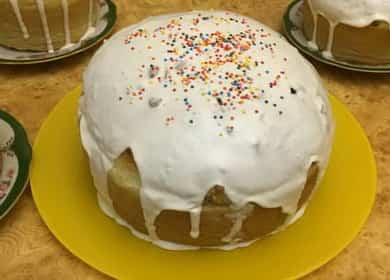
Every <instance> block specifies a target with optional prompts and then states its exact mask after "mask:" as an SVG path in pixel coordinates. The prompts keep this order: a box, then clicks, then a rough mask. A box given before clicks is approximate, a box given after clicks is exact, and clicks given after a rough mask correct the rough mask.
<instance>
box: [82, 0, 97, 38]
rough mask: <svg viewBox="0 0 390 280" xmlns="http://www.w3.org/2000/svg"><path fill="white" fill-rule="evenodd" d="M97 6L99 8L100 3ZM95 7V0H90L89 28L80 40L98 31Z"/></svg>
mask: <svg viewBox="0 0 390 280" xmlns="http://www.w3.org/2000/svg"><path fill="white" fill-rule="evenodd" d="M96 7H97V9H98V8H99V5H97V6H96ZM93 8H94V0H89V13H88V28H87V31H86V32H85V34H84V35H83V36H82V37H81V38H80V41H84V40H87V39H89V38H90V37H91V35H92V34H94V33H95V31H96V27H95V26H94V24H93Z"/></svg>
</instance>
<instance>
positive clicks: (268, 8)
mask: <svg viewBox="0 0 390 280" xmlns="http://www.w3.org/2000/svg"><path fill="white" fill-rule="evenodd" d="M115 2H116V4H117V8H118V22H117V25H116V28H115V31H117V30H119V29H120V28H122V27H125V26H127V25H129V24H132V23H135V22H137V21H139V20H141V19H143V18H145V17H147V16H149V15H152V14H153V15H156V14H160V13H167V12H177V11H185V10H192V9H206V8H215V9H226V10H231V11H235V12H239V13H242V14H245V15H249V16H251V17H253V18H256V19H258V20H260V21H262V22H263V23H265V24H267V25H269V26H271V27H272V28H273V29H275V30H279V31H280V30H281V18H282V14H283V12H284V10H285V9H286V7H287V5H288V4H289V2H290V1H289V0H214V1H212V0H210V1H207V0H192V1H191V0H131V1H130V0H117V1H115ZM95 50H96V48H95V49H92V50H90V51H88V52H86V53H83V54H79V55H76V56H74V57H72V58H68V59H64V60H62V61H58V62H52V63H47V64H42V65H32V66H0V109H1V110H5V111H8V112H10V113H12V114H13V115H14V116H15V117H17V118H18V119H19V120H20V121H21V122H22V123H23V125H24V126H25V127H26V129H27V131H28V134H29V137H30V140H31V142H34V138H35V136H36V134H37V132H38V130H39V127H40V125H41V124H42V122H43V120H44V119H45V118H46V116H47V115H48V113H49V112H50V110H52V109H53V107H54V106H55V105H56V103H57V102H58V101H59V100H60V99H61V98H62V97H63V96H64V95H65V94H66V93H67V92H68V91H69V90H71V89H72V88H74V87H75V86H77V85H79V84H80V83H81V77H82V73H83V70H84V69H85V66H86V65H87V63H88V61H89V59H90V58H91V55H92V54H93V52H94V51H95ZM313 63H314V65H315V67H316V68H317V69H318V71H319V72H320V74H321V76H322V78H323V81H324V83H325V86H326V87H327V88H328V89H329V91H330V92H331V93H333V94H334V95H336V96H337V97H338V98H339V99H340V100H341V101H343V102H344V103H345V104H346V105H347V106H348V108H349V109H350V110H351V111H352V112H353V114H354V115H355V116H356V118H357V119H358V120H359V121H360V123H361V124H362V126H363V128H364V130H365V131H366V133H367V135H368V137H369V139H370V142H371V144H372V146H373V148H374V151H375V157H376V160H377V166H378V176H379V180H378V191H377V196H376V203H375V206H374V208H373V211H372V213H371V215H370V217H369V220H368V222H367V223H366V225H365V226H364V228H363V230H362V231H361V233H360V234H359V236H358V237H357V238H356V239H355V240H354V241H353V242H352V243H351V244H350V246H348V247H347V248H346V249H345V250H344V251H343V252H342V253H341V254H340V255H339V256H338V257H336V258H335V259H334V260H332V261H331V262H329V263H328V264H327V265H325V266H323V267H322V268H320V269H319V270H317V271H315V272H314V273H312V274H311V275H308V276H306V277H305V278H304V279H374V280H376V279H390V75H389V74H387V75H385V74H381V75H374V74H362V73H353V72H348V71H344V70H340V69H336V68H332V67H330V66H326V65H321V64H319V63H316V62H314V61H313ZM60 148H61V147H60V146H59V149H60ZM0 278H1V279H108V277H107V276H105V275H103V274H101V273H99V272H97V271H96V270H94V269H93V268H91V267H89V266H88V265H86V264H84V263H83V262H81V261H80V260H78V259H77V258H76V257H74V256H72V254H71V253H69V252H68V251H67V250H66V249H65V248H64V247H63V246H62V245H61V244H60V243H59V242H58V241H57V240H56V239H55V238H54V236H53V235H52V234H51V233H50V232H49V230H48V229H47V227H46V226H45V224H44V223H43V221H42V219H41V218H40V216H39V214H38V212H37V210H36V207H35V205H34V202H33V199H32V196H31V191H30V189H27V190H26V192H25V193H24V194H23V196H22V197H21V199H20V201H19V202H18V203H17V205H16V206H15V208H14V209H13V210H12V211H11V212H10V213H9V215H8V216H7V217H6V218H5V219H3V220H2V221H0Z"/></svg>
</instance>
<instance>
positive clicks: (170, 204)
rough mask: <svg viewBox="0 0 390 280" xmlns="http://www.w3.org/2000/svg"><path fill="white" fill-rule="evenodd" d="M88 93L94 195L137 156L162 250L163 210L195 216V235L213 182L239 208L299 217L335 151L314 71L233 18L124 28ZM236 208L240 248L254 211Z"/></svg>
mask: <svg viewBox="0 0 390 280" xmlns="http://www.w3.org/2000/svg"><path fill="white" fill-rule="evenodd" d="M110 65H115V67H114V68H113V67H109V66H110ZM84 93H85V94H84V96H83V97H81V99H80V117H81V121H80V123H81V126H80V132H81V138H82V143H83V146H84V148H85V150H86V151H87V153H88V155H89V158H90V164H91V172H92V175H93V178H94V182H95V185H96V187H97V190H98V195H102V196H104V197H106V198H107V195H106V194H107V193H108V191H107V172H108V171H109V170H110V169H111V168H112V164H113V161H114V160H116V159H117V158H118V157H119V155H120V154H122V152H123V151H125V150H126V149H129V148H130V149H131V151H132V153H133V157H134V160H135V162H136V164H137V169H138V171H139V175H140V178H141V188H140V200H141V206H142V209H143V215H144V219H145V224H146V227H147V231H148V235H149V236H148V239H149V240H151V241H152V242H153V243H155V244H157V245H161V244H163V243H164V242H163V241H161V240H159V237H158V234H157V233H156V225H155V221H156V218H157V217H158V215H159V214H160V213H161V211H163V210H165V209H172V210H177V211H184V212H188V213H189V214H190V222H191V229H190V233H189V235H190V236H191V237H192V238H197V237H198V236H199V224H200V214H201V208H202V203H203V201H204V198H205V195H206V194H207V193H208V191H209V190H210V188H211V187H213V186H223V187H224V190H225V193H226V196H227V197H228V198H229V199H230V200H231V202H232V207H234V208H237V209H245V208H246V206H247V205H248V203H250V202H251V203H255V204H257V205H259V206H261V207H264V208H277V207H281V209H282V211H283V212H284V213H287V214H288V215H289V216H290V217H292V216H295V212H296V210H297V203H298V200H299V197H300V194H301V192H302V190H303V187H304V184H305V182H306V177H307V172H308V170H309V168H310V166H311V164H312V163H313V161H315V162H317V163H318V164H319V167H320V170H321V174H323V170H324V168H325V166H326V164H327V160H328V156H329V153H330V147H331V145H330V143H331V139H332V134H333V126H332V121H331V111H330V108H329V104H328V101H327V97H326V93H325V90H324V89H323V87H322V85H321V82H320V79H319V77H318V76H317V74H316V72H315V70H314V68H313V67H312V66H311V65H310V64H309V63H308V62H307V61H306V60H304V59H303V58H302V57H301V56H300V55H299V53H298V52H297V50H296V49H295V48H293V47H292V46H291V45H289V44H288V43H287V42H286V41H285V40H284V39H283V38H282V37H281V36H280V35H279V34H277V33H275V32H274V31H272V30H270V29H269V28H268V27H265V26H264V25H262V24H260V23H259V22H257V21H254V20H252V19H249V18H246V17H243V16H239V15H236V14H234V13H230V12H222V11H221V12H190V13H183V14H175V15H166V16H160V17H152V18H148V19H146V20H145V21H143V22H141V23H139V24H137V25H133V26H131V27H128V28H126V29H124V30H122V31H121V32H119V33H117V34H116V35H115V36H113V37H112V38H111V39H110V40H109V41H107V42H106V43H105V44H104V45H103V46H102V48H100V49H99V50H98V52H97V53H96V54H95V56H94V57H93V59H92V60H91V63H90V65H89V66H88V68H87V70H86V72H85V75H84ZM101 112H106V113H105V114H104V115H103V114H101ZM140 120H142V122H141V121H140ZM156 135H158V139H156ZM281 159H283V163H281V162H280V161H281ZM108 200H109V197H108ZM238 212H239V213H237V215H235V216H234V217H233V216H232V217H230V218H231V220H232V222H233V226H232V228H231V230H230V233H229V234H228V235H227V236H226V237H225V238H224V241H225V242H226V243H227V244H231V245H235V246H236V245H237V244H241V243H240V242H239V241H237V237H238V236H239V233H240V231H241V227H242V224H243V222H244V221H245V219H246V218H247V216H248V214H249V213H247V212H245V211H244V210H242V211H238ZM249 212H250V211H249ZM237 246H238V245H237Z"/></svg>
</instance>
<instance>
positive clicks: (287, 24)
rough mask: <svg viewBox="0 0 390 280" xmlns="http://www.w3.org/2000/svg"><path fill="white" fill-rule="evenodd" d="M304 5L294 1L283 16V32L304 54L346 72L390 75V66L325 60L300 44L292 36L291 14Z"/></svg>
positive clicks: (317, 53)
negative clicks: (294, 9) (293, 10)
mask: <svg viewBox="0 0 390 280" xmlns="http://www.w3.org/2000/svg"><path fill="white" fill-rule="evenodd" d="M302 3H303V0H294V1H293V2H292V3H291V4H290V5H289V6H288V8H287V10H286V12H285V14H284V16H283V30H284V34H285V35H286V37H287V39H288V40H289V41H290V42H291V43H292V44H293V45H294V46H295V47H297V48H298V49H299V50H300V51H301V52H303V53H304V54H306V55H308V56H310V57H312V58H314V59H316V60H318V61H320V62H322V63H325V64H328V65H331V66H335V67H339V68H342V69H346V70H352V71H357V72H366V73H390V64H389V65H382V66H370V65H364V64H351V63H347V62H342V61H335V60H330V59H326V58H324V57H323V56H322V55H321V53H320V52H319V51H313V50H311V49H309V48H307V47H306V46H303V45H302V44H301V43H300V42H298V41H297V40H296V39H295V37H294V36H293V35H292V34H291V30H292V29H293V28H294V27H295V25H294V23H293V22H292V21H291V19H290V13H291V10H292V8H294V7H295V6H296V5H300V4H302Z"/></svg>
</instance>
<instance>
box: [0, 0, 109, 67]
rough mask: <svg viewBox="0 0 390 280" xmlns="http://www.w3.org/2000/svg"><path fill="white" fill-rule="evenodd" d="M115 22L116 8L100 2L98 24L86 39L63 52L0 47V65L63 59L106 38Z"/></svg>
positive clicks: (105, 1) (104, 0) (105, 2)
mask: <svg viewBox="0 0 390 280" xmlns="http://www.w3.org/2000/svg"><path fill="white" fill-rule="evenodd" d="M115 22H116V7H115V4H114V3H113V2H112V1H111V0H100V13H99V19H98V23H97V26H96V29H95V32H94V33H93V34H90V35H89V36H88V38H86V39H85V40H82V41H81V42H80V43H78V44H75V45H74V46H73V47H71V48H68V49H65V50H56V51H54V52H53V53H48V52H33V51H20V50H14V49H9V48H6V47H2V46H0V64H36V63H44V62H49V61H54V60H59V59H63V58H65V57H69V56H72V55H75V54H78V53H80V52H83V51H86V50H87V49H89V48H91V47H93V46H95V45H96V44H98V43H99V42H101V41H102V40H103V39H104V38H105V37H107V36H108V35H109V34H110V33H111V31H112V29H113V27H114V25H115Z"/></svg>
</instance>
